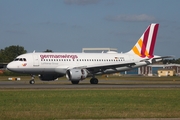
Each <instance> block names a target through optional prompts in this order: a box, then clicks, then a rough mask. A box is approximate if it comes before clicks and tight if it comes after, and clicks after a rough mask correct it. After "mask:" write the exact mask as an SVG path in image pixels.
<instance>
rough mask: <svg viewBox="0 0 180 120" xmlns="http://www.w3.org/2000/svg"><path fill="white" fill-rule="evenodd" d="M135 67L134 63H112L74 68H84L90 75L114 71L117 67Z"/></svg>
mask: <svg viewBox="0 0 180 120" xmlns="http://www.w3.org/2000/svg"><path fill="white" fill-rule="evenodd" d="M133 65H136V64H135V62H119V61H118V62H113V63H107V64H96V65H87V66H78V67H75V68H84V69H87V70H88V71H89V72H90V73H96V72H99V71H102V70H106V69H114V68H117V67H124V66H129V67H130V66H133Z"/></svg>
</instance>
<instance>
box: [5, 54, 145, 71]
mask: <svg viewBox="0 0 180 120" xmlns="http://www.w3.org/2000/svg"><path fill="white" fill-rule="evenodd" d="M23 59H25V60H23ZM143 59H147V58H141V57H139V56H136V55H132V54H128V53H126V54H122V53H28V54H23V55H20V56H18V57H17V58H16V60H15V61H12V62H11V63H9V64H8V66H7V67H8V68H9V69H10V70H11V71H15V72H22V73H29V74H43V73H48V74H50V73H59V74H66V71H67V70H68V69H73V68H85V69H86V68H96V67H102V71H96V74H105V73H114V72H118V71H124V70H129V69H132V68H135V67H139V66H143V65H147V62H140V61H142V60H143ZM126 63H127V65H124V64H126ZM129 63H135V64H134V65H128V64H129ZM121 64H122V66H121ZM111 65H113V66H114V67H110V68H109V69H108V68H107V69H103V66H111ZM116 65H117V66H116Z"/></svg>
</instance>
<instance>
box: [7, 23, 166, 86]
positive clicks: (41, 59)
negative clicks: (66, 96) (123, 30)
mask: <svg viewBox="0 0 180 120" xmlns="http://www.w3.org/2000/svg"><path fill="white" fill-rule="evenodd" d="M158 28H159V24H157V23H152V24H150V25H149V26H148V27H147V29H146V30H145V32H144V33H143V34H142V36H141V37H140V39H139V40H138V41H137V43H136V44H135V45H134V46H133V47H132V49H131V50H130V51H128V52H126V53H117V52H110V53H60V52H58V53H55V52H54V53H46V52H33V53H26V54H22V55H20V56H18V57H16V58H15V59H14V61H12V62H10V63H9V64H8V65H7V69H8V70H10V71H13V72H19V73H26V74H31V77H32V79H31V80H30V81H29V83H30V84H34V83H35V80H34V79H35V78H34V75H39V78H40V79H41V80H42V81H51V80H56V79H57V78H59V77H63V76H66V78H67V79H68V80H69V81H71V83H72V84H79V81H81V80H84V79H86V78H87V77H92V78H91V79H90V83H91V84H98V79H97V78H96V77H95V76H97V75H102V74H111V73H117V72H121V71H127V70H131V69H133V68H137V67H141V66H146V65H149V64H152V63H155V62H158V61H161V60H162V59H163V58H169V56H165V57H161V56H157V55H154V47H155V43H156V37H157V32H158Z"/></svg>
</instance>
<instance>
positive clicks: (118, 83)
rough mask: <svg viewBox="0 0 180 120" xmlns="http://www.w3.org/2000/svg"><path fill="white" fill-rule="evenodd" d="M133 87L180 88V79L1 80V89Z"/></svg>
mask: <svg viewBox="0 0 180 120" xmlns="http://www.w3.org/2000/svg"><path fill="white" fill-rule="evenodd" d="M125 88H127V89H132V88H180V81H147V80H146V81H142V80H100V81H99V84H90V83H89V80H85V81H81V82H80V83H79V84H71V82H70V81H67V80H58V81H40V80H37V81H36V83H35V84H29V81H0V89H125Z"/></svg>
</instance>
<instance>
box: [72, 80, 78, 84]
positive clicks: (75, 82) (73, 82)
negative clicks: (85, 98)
mask: <svg viewBox="0 0 180 120" xmlns="http://www.w3.org/2000/svg"><path fill="white" fill-rule="evenodd" d="M71 83H72V84H79V81H71Z"/></svg>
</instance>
